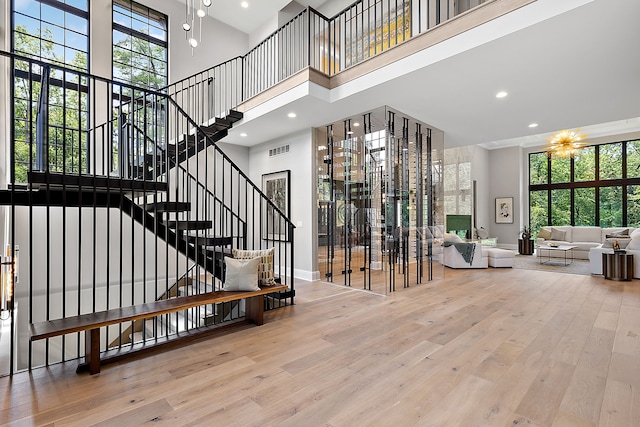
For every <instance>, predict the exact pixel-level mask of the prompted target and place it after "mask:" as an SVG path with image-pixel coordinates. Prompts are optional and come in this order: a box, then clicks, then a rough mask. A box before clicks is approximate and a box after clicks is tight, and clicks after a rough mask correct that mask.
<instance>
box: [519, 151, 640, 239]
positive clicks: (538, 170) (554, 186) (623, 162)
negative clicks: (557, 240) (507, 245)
mask: <svg viewBox="0 0 640 427" xmlns="http://www.w3.org/2000/svg"><path fill="white" fill-rule="evenodd" d="M547 171H549V173H548V175H547ZM529 218H530V225H531V228H532V230H533V232H534V233H536V232H537V230H539V229H540V227H542V226H544V225H599V226H601V227H617V226H627V225H634V226H635V225H638V224H640V140H636V141H623V142H615V143H608V144H602V145H594V146H589V147H584V148H582V149H580V150H578V152H577V153H575V155H574V156H573V158H560V157H555V156H551V157H549V156H547V154H546V153H531V154H530V155H529Z"/></svg>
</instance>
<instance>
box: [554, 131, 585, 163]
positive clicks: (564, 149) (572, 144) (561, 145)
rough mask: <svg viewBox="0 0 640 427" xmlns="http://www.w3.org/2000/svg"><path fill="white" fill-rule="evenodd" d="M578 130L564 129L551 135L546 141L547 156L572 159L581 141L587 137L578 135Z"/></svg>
mask: <svg viewBox="0 0 640 427" xmlns="http://www.w3.org/2000/svg"><path fill="white" fill-rule="evenodd" d="M579 131H580V128H578V129H576V130H571V129H565V130H561V131H560V132H558V133H556V134H555V135H552V136H551V137H550V138H549V139H548V140H547V141H548V142H549V146H548V147H547V155H549V156H551V155H552V154H553V155H556V156H558V157H565V158H566V157H573V154H574V153H575V151H576V150H578V149H580V148H581V147H582V142H580V141H582V140H583V139H584V138H586V137H587V134H586V133H583V134H580V133H578V132H579Z"/></svg>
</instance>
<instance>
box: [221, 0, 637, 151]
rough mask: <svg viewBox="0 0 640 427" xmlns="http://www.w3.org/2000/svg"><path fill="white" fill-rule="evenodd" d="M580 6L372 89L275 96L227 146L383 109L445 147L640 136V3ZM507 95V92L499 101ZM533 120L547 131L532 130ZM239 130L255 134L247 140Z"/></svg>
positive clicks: (272, 1)
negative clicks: (569, 136) (426, 128)
mask: <svg viewBox="0 0 640 427" xmlns="http://www.w3.org/2000/svg"><path fill="white" fill-rule="evenodd" d="M247 1H249V0H247ZM556 1H557V0H538V1H537V2H535V3H533V4H532V5H530V6H526V7H524V8H522V9H521V10H519V11H517V13H515V12H513V13H512V14H509V15H508V16H506V17H503V18H501V19H499V20H495V21H494V22H492V23H491V25H494V26H496V27H494V28H496V29H494V30H491V27H490V25H489V24H485V25H484V26H481V27H479V28H477V29H474V30H472V31H470V32H468V34H466V35H461V36H458V38H459V40H461V41H463V40H464V39H465V37H466V38H467V39H470V38H473V37H479V38H482V37H485V36H486V34H483V31H484V32H485V33H486V32H489V31H494V32H496V33H500V31H502V29H504V28H505V27H506V26H510V25H515V24H516V20H517V19H521V20H522V19H525V20H526V19H527V18H528V17H531V16H533V15H534V14H535V13H536V10H540V9H541V8H542V9H544V8H547V9H549V8H550V7H559V6H557V5H558V3H554V2H556ZM563 2H565V3H560V4H563V5H567V4H569V3H570V2H569V0H563ZM576 2H577V3H586V4H585V5H583V6H580V7H577V8H575V9H571V7H572V6H569V7H568V8H567V10H568V11H567V12H565V13H561V14H559V15H556V16H552V17H550V18H545V19H541V20H540V22H538V23H535V24H533V25H531V22H529V23H528V24H527V25H522V26H521V27H519V28H517V29H516V30H514V31H506V32H505V33H504V34H505V35H501V36H498V37H497V38H495V37H494V39H492V40H490V41H488V42H484V41H483V42H482V43H478V46H476V47H472V48H468V49H461V50H460V51H459V53H456V54H454V55H449V56H448V57H443V58H441V59H439V60H437V61H436V60H434V61H432V62H430V63H428V64H426V65H425V66H422V67H418V68H416V69H412V70H409V71H407V72H400V73H399V74H397V75H396V76H395V77H393V78H388V79H386V80H385V79H380V82H379V83H377V84H376V83H374V84H371V80H370V81H369V84H368V86H369V88H368V89H364V90H357V91H356V90H354V91H353V92H352V93H346V92H348V88H340V87H339V88H337V89H334V90H333V91H331V92H329V91H326V93H325V92H323V91H324V89H319V88H311V92H312V93H311V94H307V95H304V96H299V97H297V98H296V97H295V96H289V98H290V99H289V100H287V99H286V98H287V97H283V98H284V99H285V100H284V101H281V105H280V106H279V107H278V106H277V105H276V104H277V102H276V101H277V100H274V103H272V104H273V105H271V106H268V107H269V108H266V107H265V109H264V112H260V113H257V112H255V113H254V114H252V113H251V112H248V114H246V116H245V117H246V119H245V120H244V121H243V122H240V123H239V124H238V125H237V126H234V129H232V131H231V132H230V135H229V137H228V138H227V139H225V142H232V143H236V144H242V145H247V146H252V145H256V144H259V143H261V142H265V141H269V140H271V139H275V138H279V137H282V136H284V135H287V134H290V133H292V132H295V131H296V130H303V129H309V128H310V127H317V126H323V125H325V124H328V123H331V122H333V121H336V120H340V119H343V118H346V117H349V116H351V115H354V114H359V113H362V112H366V111H367V110H369V109H373V108H377V107H380V106H382V105H389V106H390V107H392V108H394V109H396V110H399V111H401V112H404V113H406V114H408V115H410V116H412V117H414V118H416V119H418V120H421V121H423V122H425V123H428V124H430V125H432V126H434V127H436V128H439V129H441V130H443V131H444V132H445V135H446V136H445V138H446V139H445V141H446V146H447V147H451V146H460V145H469V144H482V145H483V146H485V147H487V148H499V147H503V146H508V145H541V144H544V142H545V140H546V138H547V137H548V136H549V134H551V133H552V132H555V131H558V130H560V129H565V128H576V127H581V128H582V130H583V131H586V132H587V133H589V136H590V137H596V136H606V135H609V134H617V133H622V132H631V131H640V49H638V46H637V44H638V40H640V25H638V18H640V1H637V0H593V1H590V2H589V0H576ZM215 3H236V1H235V0H234V1H227V2H223V1H221V0H218V1H217V2H215ZM237 3H239V0H238V1H237ZM253 3H260V4H262V6H264V7H265V8H267V7H268V6H267V3H268V4H269V6H270V7H273V8H274V9H271V11H267V9H264V11H263V12H260V13H261V14H264V15H263V16H267V15H268V14H271V15H269V16H272V14H273V13H276V12H275V11H276V10H279V9H278V8H279V7H280V5H281V4H286V3H288V1H287V0H268V1H264V0H252V5H253ZM299 3H305V4H308V3H310V2H309V1H306V2H305V1H299ZM545 4H546V5H547V6H544V5H545ZM536 8H537V9H536ZM223 20H224V19H223ZM225 22H226V21H225ZM232 25H235V24H232ZM483 27H485V28H486V30H485V29H483ZM456 43H458V41H457V40H456V38H454V39H453V40H448V41H447V42H446V43H442V44H441V45H442V46H441V47H440V49H446V48H448V47H450V46H455V44H456ZM460 43H462V42H460ZM438 48H439V47H438V46H436V47H435V49H436V50H437V49H438ZM430 49H431V50H433V49H434V48H430ZM430 49H427V50H430ZM419 55H423V56H422V57H426V56H425V54H424V52H418V54H416V55H414V56H416V58H421V56H419ZM410 60H411V59H409V60H408V61H410ZM414 62H415V58H414ZM396 65H398V64H396ZM383 72H384V70H383V71H381V73H383ZM387 74H388V73H387ZM382 75H383V74H380V76H382ZM369 77H371V76H369ZM366 78H367V76H365V77H364V79H366ZM354 85H357V82H356V83H354ZM499 90H505V91H507V92H508V93H509V95H508V96H507V97H506V98H504V99H496V98H495V93H497V92H498V91H499ZM278 102H280V101H278ZM292 110H293V111H296V112H297V114H298V117H297V118H296V119H294V120H290V119H288V118H287V117H286V113H287V112H289V111H292ZM532 122H536V123H538V124H539V126H538V127H537V128H535V129H530V128H529V127H528V125H529V124H530V123H532ZM241 132H244V133H247V134H248V136H247V137H246V138H241V137H240V136H239V135H240V133H241Z"/></svg>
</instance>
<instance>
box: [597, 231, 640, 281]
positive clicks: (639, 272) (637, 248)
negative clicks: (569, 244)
mask: <svg viewBox="0 0 640 427" xmlns="http://www.w3.org/2000/svg"><path fill="white" fill-rule="evenodd" d="M609 230H611V229H609ZM617 230H623V229H617ZM629 236H630V237H631V238H630V239H629V240H628V243H627V242H626V241H625V244H626V246H625V247H624V248H622V247H621V249H624V250H625V251H627V253H628V254H631V255H633V277H634V278H636V279H640V228H635V229H634V228H629ZM609 240H611V239H609ZM620 241H621V240H620ZM603 253H613V248H612V247H611V245H610V244H606V243H605V244H602V245H598V246H597V247H595V248H592V249H591V250H590V251H589V271H590V272H591V274H602V254H603Z"/></svg>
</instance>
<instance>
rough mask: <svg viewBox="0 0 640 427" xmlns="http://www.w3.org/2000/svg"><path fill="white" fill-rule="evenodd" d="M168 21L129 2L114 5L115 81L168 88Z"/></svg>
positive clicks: (118, 1)
mask: <svg viewBox="0 0 640 427" xmlns="http://www.w3.org/2000/svg"><path fill="white" fill-rule="evenodd" d="M167 73H168V72H167V17H166V16H165V15H163V14H161V13H159V12H156V11H154V10H152V9H149V8H148V7H145V6H142V5H140V4H138V3H135V2H131V1H128V0H115V1H114V3H113V79H114V80H117V81H120V82H123V83H129V84H132V85H133V86H138V87H141V88H145V89H153V90H158V89H161V88H163V87H165V86H166V85H167V80H168V79H167V76H168V74H167Z"/></svg>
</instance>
